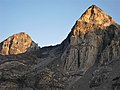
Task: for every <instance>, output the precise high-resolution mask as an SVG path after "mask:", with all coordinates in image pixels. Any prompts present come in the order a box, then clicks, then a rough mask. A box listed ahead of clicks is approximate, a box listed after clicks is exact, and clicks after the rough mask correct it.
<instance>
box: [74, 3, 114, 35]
mask: <svg viewBox="0 0 120 90" xmlns="http://www.w3.org/2000/svg"><path fill="white" fill-rule="evenodd" d="M114 23H115V21H114V20H113V19H112V17H111V16H109V15H107V14H106V13H105V12H104V11H103V10H101V9H100V8H99V7H97V6H96V5H92V6H90V7H89V8H88V9H87V10H86V11H85V12H84V13H83V14H82V16H81V17H80V18H79V19H78V20H77V22H76V24H75V26H74V29H75V30H77V32H79V31H80V32H81V33H85V32H87V31H93V30H95V28H100V29H104V28H106V27H107V26H110V25H111V24H114ZM75 32H76V31H75Z"/></svg>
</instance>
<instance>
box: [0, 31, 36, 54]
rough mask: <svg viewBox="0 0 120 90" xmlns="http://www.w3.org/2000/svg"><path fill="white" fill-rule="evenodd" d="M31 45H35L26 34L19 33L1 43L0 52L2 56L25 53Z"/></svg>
mask: <svg viewBox="0 0 120 90" xmlns="http://www.w3.org/2000/svg"><path fill="white" fill-rule="evenodd" d="M33 44H34V45H35V43H34V42H33V41H32V39H31V37H30V36H29V35H28V34H26V33H24V32H21V33H18V34H14V35H12V36H10V37H9V38H7V39H6V40H5V41H3V42H2V43H1V44H0V48H1V49H0V52H1V54H2V55H9V54H20V53H25V52H26V51H28V49H29V48H31V47H32V45H33ZM34 48H35V46H34ZM36 48H37V44H36Z"/></svg>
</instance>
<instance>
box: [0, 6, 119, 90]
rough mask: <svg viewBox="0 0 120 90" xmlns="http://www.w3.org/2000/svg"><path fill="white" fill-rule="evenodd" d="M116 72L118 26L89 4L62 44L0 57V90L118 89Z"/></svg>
mask: <svg viewBox="0 0 120 90" xmlns="http://www.w3.org/2000/svg"><path fill="white" fill-rule="evenodd" d="M18 38H19V37H18ZM10 40H11V39H10ZM10 40H8V41H10ZM20 40H21V39H20ZM28 40H29V41H28V42H29V43H31V42H32V40H31V39H30V38H29V37H28ZM29 43H28V44H26V45H27V46H26V49H25V51H29V50H28V49H27V48H28V47H29V46H30V44H29ZM2 45H3V44H2ZM15 45H16V44H15ZM15 45H13V46H14V47H15ZM20 45H22V44H20ZM11 46H12V45H11ZM23 46H25V45H24V44H23ZM33 46H34V45H33ZM16 49H19V46H18V47H17V48H16ZM5 51H6V50H5ZM7 51H8V52H7V54H10V51H9V50H7ZM15 53H16V52H15ZM15 53H14V54H15ZM5 54H6V52H5ZM119 71H120V25H118V24H116V23H115V21H114V20H113V19H112V17H110V16H109V15H107V14H106V13H104V12H103V11H102V10H101V9H100V8H98V7H97V6H95V5H92V6H91V7H89V8H88V9H87V10H86V12H85V13H84V14H83V15H82V16H81V17H80V18H79V19H78V20H77V21H76V24H75V25H74V27H73V28H72V30H71V32H70V34H69V35H68V37H67V38H66V39H65V40H64V41H63V42H62V43H61V44H59V45H56V46H49V47H43V48H40V49H37V50H36V49H35V50H32V51H31V50H30V51H29V52H26V53H23V54H18V55H7V56H4V55H3V56H2V55H0V90H120V72H119Z"/></svg>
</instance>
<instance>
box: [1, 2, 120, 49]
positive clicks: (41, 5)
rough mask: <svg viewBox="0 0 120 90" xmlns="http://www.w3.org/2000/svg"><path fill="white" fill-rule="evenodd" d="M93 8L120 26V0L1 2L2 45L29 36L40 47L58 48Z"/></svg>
mask: <svg viewBox="0 0 120 90" xmlns="http://www.w3.org/2000/svg"><path fill="white" fill-rule="evenodd" d="M92 4H95V5H97V6H98V7H100V8H101V9H102V10H103V11H105V12H106V13H107V14H109V15H110V16H112V17H113V19H114V20H115V21H116V22H117V23H120V0H0V41H3V40H4V39H6V38H7V37H8V36H10V35H12V34H15V33H19V32H26V33H28V34H29V35H30V36H31V37H32V39H33V40H34V41H35V42H36V43H38V44H39V45H40V46H41V47H43V46H48V45H56V44H59V43H61V42H62V41H63V40H64V39H65V38H66V37H67V35H68V33H69V32H70V31H71V28H72V26H73V25H74V23H75V21H76V20H77V19H78V18H79V17H80V16H81V15H82V13H83V12H84V11H85V10H86V9H87V8H88V7H89V6H91V5H92Z"/></svg>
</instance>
